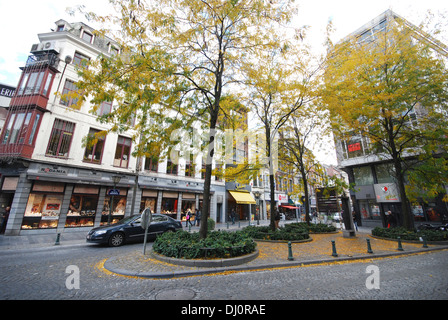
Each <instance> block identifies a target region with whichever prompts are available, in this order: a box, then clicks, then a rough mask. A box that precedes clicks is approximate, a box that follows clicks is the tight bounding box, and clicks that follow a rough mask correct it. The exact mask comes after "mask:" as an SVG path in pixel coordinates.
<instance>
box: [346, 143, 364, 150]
mask: <svg viewBox="0 0 448 320" xmlns="http://www.w3.org/2000/svg"><path fill="white" fill-rule="evenodd" d="M347 147H348V152H355V151H359V150H361V143H359V142H356V143H352V144H349V145H348V146H347Z"/></svg>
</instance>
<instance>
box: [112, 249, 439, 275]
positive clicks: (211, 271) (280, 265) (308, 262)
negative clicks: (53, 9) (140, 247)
mask: <svg viewBox="0 0 448 320" xmlns="http://www.w3.org/2000/svg"><path fill="white" fill-rule="evenodd" d="M442 250H448V246H444V247H438V248H422V249H420V250H414V251H409V252H405V251H401V252H392V253H380V254H375V253H373V254H369V255H367V256H366V255H363V256H359V257H353V256H352V257H344V258H340V257H339V258H338V257H333V258H328V259H317V260H304V261H295V260H293V261H285V262H279V263H267V264H264V265H259V266H241V265H238V266H227V267H215V268H209V269H204V270H192V271H172V272H153V273H150V272H136V271H129V270H124V269H121V268H118V267H116V266H115V265H114V260H115V258H111V259H108V260H106V261H105V263H104V268H105V269H106V270H108V271H109V272H112V273H115V274H118V275H121V276H128V277H137V278H145V279H173V278H182V277H192V276H199V275H211V274H219V273H225V272H232V271H233V272H245V271H247V272H250V271H261V270H266V269H275V268H292V267H301V266H307V265H314V264H323V263H338V262H350V261H353V262H356V261H358V260H368V259H381V258H388V257H394V256H404V255H413V254H419V253H428V252H433V251H442Z"/></svg>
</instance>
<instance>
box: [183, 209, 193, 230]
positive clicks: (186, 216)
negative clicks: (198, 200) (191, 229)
mask: <svg viewBox="0 0 448 320" xmlns="http://www.w3.org/2000/svg"><path fill="white" fill-rule="evenodd" d="M190 219H191V210H190V208H188V209H187V214H186V215H185V228H186V227H187V226H188V224H190V226H193V225H192V224H191V221H190Z"/></svg>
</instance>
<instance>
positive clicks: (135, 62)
mask: <svg viewBox="0 0 448 320" xmlns="http://www.w3.org/2000/svg"><path fill="white" fill-rule="evenodd" d="M293 2H294V1H293V0H270V1H267V0H198V1H189V0H158V1H144V0H128V1H112V3H113V4H114V6H115V8H116V9H117V11H118V13H119V14H118V16H116V17H114V16H111V17H99V16H97V15H95V14H90V15H89V16H90V17H92V18H94V19H96V20H97V21H100V22H114V23H118V24H119V26H120V29H119V30H118V31H117V32H114V34H115V40H117V41H118V42H119V44H120V46H121V48H122V54H121V55H120V56H116V57H112V58H103V61H102V62H100V63H101V66H100V67H99V68H95V69H94V68H91V69H90V68H89V69H88V71H85V70H84V71H83V72H82V73H83V74H82V76H83V80H82V81H81V82H80V83H78V88H80V90H81V92H83V94H84V95H87V94H90V95H91V96H93V100H92V101H93V102H96V103H98V102H100V101H102V100H104V99H108V100H111V99H114V100H116V99H118V97H122V100H123V103H122V104H119V108H118V109H116V110H115V114H114V115H113V114H111V115H110V116H109V117H108V118H107V119H106V120H107V121H111V119H112V118H113V117H114V119H117V120H118V123H119V124H118V123H117V126H115V127H114V128H115V129H118V128H119V127H120V126H121V125H122V124H123V120H126V119H125V118H126V116H125V115H126V114H129V113H131V114H132V113H134V111H131V110H130V109H131V108H133V107H134V106H135V109H134V110H135V111H142V112H141V113H143V114H142V115H141V116H140V120H141V121H140V122H139V125H140V124H141V126H140V127H138V128H137V129H138V130H137V131H138V133H139V136H140V137H141V141H140V143H139V145H140V146H139V147H138V151H139V152H141V151H142V150H143V147H144V146H146V145H147V143H148V142H149V141H153V140H152V139H158V138H160V139H162V140H163V139H164V137H169V136H170V134H169V133H168V134H163V131H164V130H168V131H174V130H176V129H178V128H180V127H187V128H188V126H190V125H191V124H192V123H193V121H199V122H201V123H202V124H203V128H204V129H205V130H207V131H208V137H207V146H206V149H205V154H206V156H205V159H206V161H205V181H204V202H203V210H202V212H203V215H204V216H203V219H205V220H206V219H207V217H208V216H209V213H210V212H209V211H210V182H211V175H212V160H213V156H214V151H215V150H214V148H215V137H216V132H217V126H216V124H217V120H218V117H219V115H220V114H221V112H222V109H221V102H222V99H223V97H224V96H225V95H226V93H231V92H234V91H237V90H236V89H237V87H236V85H235V83H236V81H237V80H238V75H239V74H241V72H240V67H241V62H242V61H244V60H247V59H249V58H250V57H252V56H254V55H255V54H256V53H257V52H259V51H261V50H265V49H267V48H271V47H272V46H276V39H275V38H274V37H273V35H275V34H276V32H275V28H279V27H281V26H282V24H284V23H288V22H289V20H290V19H291V16H292V14H293V13H294V10H295V9H294V4H293ZM110 33H113V32H112V31H111V30H110V31H109V32H108V34H110ZM89 73H91V74H89ZM124 101H126V102H128V101H131V105H127V104H125V103H124ZM136 114H140V112H138V113H136ZM164 116H165V117H164ZM153 119H155V121H154V120H153ZM143 120H145V121H143ZM148 122H150V123H151V124H150V125H148ZM139 125H137V126H139ZM157 133H158V136H155V134H157ZM164 142H165V145H167V146H168V145H169V142H167V141H166V140H165V141H164ZM161 149H163V148H161ZM200 235H201V237H202V238H205V237H206V235H207V224H206V223H203V224H201V229H200Z"/></svg>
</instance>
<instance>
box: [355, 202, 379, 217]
mask: <svg viewBox="0 0 448 320" xmlns="http://www.w3.org/2000/svg"><path fill="white" fill-rule="evenodd" d="M359 209H360V210H361V218H362V219H364V220H380V219H381V216H380V206H379V205H378V203H376V202H373V201H369V200H360V201H359Z"/></svg>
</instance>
